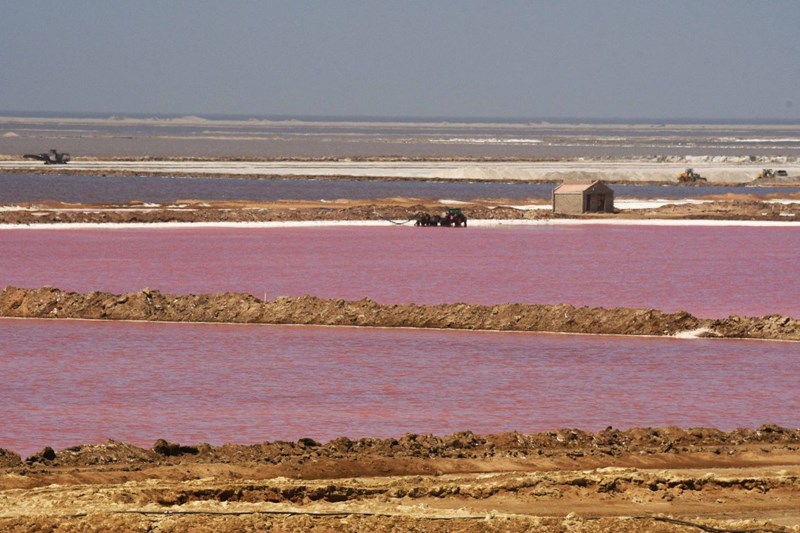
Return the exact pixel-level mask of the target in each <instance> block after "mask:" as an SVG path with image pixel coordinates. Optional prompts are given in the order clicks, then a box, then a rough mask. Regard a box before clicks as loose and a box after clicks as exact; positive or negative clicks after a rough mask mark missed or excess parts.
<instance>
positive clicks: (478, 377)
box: [0, 319, 800, 455]
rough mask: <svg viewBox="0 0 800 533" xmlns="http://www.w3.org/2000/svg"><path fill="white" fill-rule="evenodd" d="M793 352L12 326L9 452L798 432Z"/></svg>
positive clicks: (4, 414)
mask: <svg viewBox="0 0 800 533" xmlns="http://www.w3.org/2000/svg"><path fill="white" fill-rule="evenodd" d="M799 350H800V349H799V348H798V345H797V344H796V343H783V342H759V341H741V340H739V341H728V340H710V339H705V340H703V339H694V340H681V339H667V338H632V337H627V338H626V337H600V336H588V335H587V336H582V335H556V334H549V335H548V334H532V333H489V332H464V331H460V332H453V331H433V330H391V329H367V328H324V327H291V326H263V325H259V326H252V325H249V326H247V325H213V324H165V323H132V322H101V321H96V322H93V321H56V320H50V321H49V320H18V319H0V376H2V393H1V396H2V401H0V419H1V420H2V421H3V424H2V431H0V447H2V448H7V449H11V450H14V451H17V452H18V453H21V454H23V455H29V454H31V453H34V452H36V451H39V450H41V449H42V448H43V447H44V446H52V447H54V448H55V449H61V448H64V447H67V446H72V445H77V444H81V443H100V442H103V441H105V440H106V439H116V440H122V441H126V442H131V443H133V444H137V445H139V446H145V447H147V446H151V445H152V444H153V442H154V441H155V440H156V439H158V438H166V439H168V440H171V441H177V442H181V443H184V444H190V443H201V442H209V443H211V444H223V443H225V442H236V443H256V442H262V441H265V440H276V439H282V440H295V439H298V438H300V437H312V438H315V439H317V440H321V441H327V440H329V439H332V438H335V437H338V436H342V435H346V436H349V437H351V438H355V437H361V436H373V437H389V436H400V435H402V434H403V433H406V432H413V433H436V434H446V433H451V432H454V431H462V430H472V431H475V432H481V433H487V432H502V431H511V430H518V431H522V432H532V431H544V430H550V429H555V428H561V427H577V428H581V429H584V430H593V431H596V430H600V429H603V428H605V427H606V426H609V425H612V426H614V427H619V428H622V429H627V428H629V427H644V426H664V425H676V426H682V427H692V426H713V427H717V428H720V429H724V430H730V429H734V428H736V427H758V426H759V425H761V424H764V423H777V424H781V425H784V426H788V427H798V426H800V393H799V392H798V389H797V384H798V383H800V358H799V357H798V355H800V351H799Z"/></svg>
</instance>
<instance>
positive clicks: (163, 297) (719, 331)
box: [0, 286, 800, 340]
mask: <svg viewBox="0 0 800 533" xmlns="http://www.w3.org/2000/svg"><path fill="white" fill-rule="evenodd" d="M0 316H5V317H21V318H81V319H98V320H100V319H102V320H145V321H163V322H220V323H253V324H305V325H331V326H374V327H413V328H433V329H468V330H496V331H541V332H565V333H593V334H614V335H659V336H663V335H676V334H685V333H686V332H694V333H693V334H695V335H699V336H705V337H733V338H754V339H776V340H777V339H780V340H800V320H798V319H796V318H792V317H786V316H780V315H769V316H763V317H740V316H731V317H728V318H725V319H718V320H712V319H702V318H697V317H695V316H692V315H691V314H689V313H686V312H676V313H664V312H662V311H659V310H656V309H631V308H624V307H617V308H613V309H606V308H602V307H575V306H572V305H567V304H558V305H537V304H498V305H491V306H487V305H475V304H463V303H458V304H439V305H416V304H402V305H391V304H379V303H376V302H374V301H372V300H369V299H364V300H359V301H346V300H340V299H322V298H317V297H314V296H302V297H281V298H277V299H275V300H272V301H262V300H259V299H258V298H256V297H254V296H252V295H250V294H241V293H224V294H200V295H194V294H192V295H184V296H181V295H172V294H163V293H161V292H159V291H157V290H150V289H144V290H142V291H139V292H133V293H127V294H112V293H107V292H97V291H93V292H88V293H75V292H66V291H61V290H59V289H56V288H52V287H43V288H38V289H22V288H17V287H10V286H9V287H6V288H5V289H3V291H2V292H0Z"/></svg>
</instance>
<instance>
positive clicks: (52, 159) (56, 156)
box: [22, 150, 69, 165]
mask: <svg viewBox="0 0 800 533" xmlns="http://www.w3.org/2000/svg"><path fill="white" fill-rule="evenodd" d="M22 157H24V158H25V159H36V160H38V161H44V164H45V165H66V164H67V162H69V154H63V153H59V152H58V151H57V150H50V152H49V153H48V152H45V153H43V154H25V155H24V156H22Z"/></svg>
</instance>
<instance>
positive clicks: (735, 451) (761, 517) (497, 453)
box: [0, 430, 800, 532]
mask: <svg viewBox="0 0 800 533" xmlns="http://www.w3.org/2000/svg"><path fill="white" fill-rule="evenodd" d="M660 433H661V435H662V436H663V435H664V434H665V433H668V431H667V430H661V431H660ZM687 434H688V433H687ZM762 434H763V432H762ZM548 435H549V434H542V435H541V436H539V437H535V438H530V437H527V436H524V435H522V436H520V435H516V436H515V434H508V435H504V436H502V437H493V438H492V440H491V443H492V446H491V449H492V450H494V451H492V452H490V453H487V451H486V450H488V449H489V448H486V445H487V443H489V441H488V440H484V439H482V438H479V437H474V436H472V435H471V434H464V435H459V436H458V437H457V440H460V441H461V442H462V443H463V442H465V440H468V439H473V441H474V443H475V447H473V448H468V449H463V450H462V453H452V454H451V453H449V451H448V450H447V449H445V448H442V449H441V450H438V448H437V446H438V445H439V444H440V443H439V440H441V439H440V438H438V437H429V436H419V437H417V436H412V437H417V438H415V439H413V440H411V439H409V438H408V437H404V439H405V440H404V439H400V440H399V441H398V440H395V439H388V440H385V441H384V440H374V439H364V440H362V441H349V440H348V441H347V443H349V445H350V448H349V451H345V452H337V453H334V451H335V449H342V445H343V444H347V443H344V441H342V440H341V439H338V440H337V441H332V442H331V443H328V444H326V445H319V444H317V443H314V442H313V441H310V439H309V440H308V441H307V442H302V441H301V442H298V443H272V444H267V443H265V444H264V445H255V446H251V447H242V446H233V445H226V446H224V447H208V446H207V445H203V446H200V447H182V446H178V445H172V444H169V443H165V442H164V441H159V443H157V444H156V446H155V447H154V448H153V449H152V450H143V449H139V448H136V447H133V446H130V445H127V444H123V443H117V442H114V441H109V442H107V443H105V444H102V445H96V446H82V447H74V448H71V449H67V450H63V451H59V452H53V451H52V450H49V452H48V453H44V452H43V453H41V454H37V455H35V456H32V457H30V458H28V460H26V461H24V462H22V461H20V462H18V463H16V464H14V465H13V466H7V467H5V468H3V469H2V470H0V530H2V531H64V532H71V531H108V530H124V531H196V532H203V531H264V530H267V531H308V530H314V531H341V530H347V531H396V530H413V531H511V532H515V531H564V532H567V531H585V532H595V531H609V532H611V531H614V532H617V531H619V532H633V531H687V532H688V531H800V505H799V503H800V451H799V450H798V447H797V446H796V443H794V442H787V441H786V440H785V439H784V440H782V441H781V442H775V441H771V442H767V441H760V442H755V441H753V440H750V441H747V440H746V439H745V440H741V439H740V441H739V442H738V443H736V442H733V439H730V438H726V439H725V440H726V441H727V442H718V443H707V442H706V443H704V442H700V441H697V442H699V444H692V445H684V444H683V443H682V442H681V439H683V438H684V437H681V439H677V440H676V439H671V440H670V441H669V442H668V443H667V444H666V445H660V446H659V447H655V448H654V447H649V446H647V447H640V446H628V445H625V446H622V447H619V446H617V447H614V446H612V447H605V446H601V447H599V448H598V447H597V446H591V445H583V444H580V445H578V444H576V445H575V446H572V445H571V446H570V447H569V449H566V448H563V446H562V444H558V446H557V447H556V448H554V447H552V446H541V445H540V444H536V443H537V439H539V440H543V439H545V438H549V437H548ZM553 435H554V436H553V437H552V440H553V442H554V443H563V442H565V441H564V438H566V439H567V440H569V439H570V437H573V438H572V442H573V443H576V442H580V441H582V439H583V437H584V436H585V434H582V433H575V435H572V432H570V431H562V432H559V433H553ZM729 435H730V434H729ZM753 435H756V433H753ZM559 436H561V437H562V440H561V441H559ZM453 438H455V437H453ZM498 439H499V440H498ZM406 440H411V442H410V443H409V442H406ZM451 440H452V438H451ZM512 440H513V441H514V442H515V443H514V446H509V445H508V443H510V442H511V441H512ZM706 440H707V439H706ZM790 440H791V441H793V440H794V439H793V438H792V439H790ZM528 441H530V442H528ZM442 442H445V440H442ZM501 442H504V443H505V444H502V443H501ZM595 442H597V439H595ZM407 444H413V445H415V446H416V445H417V444H420V447H419V449H420V450H432V453H428V452H426V453H416V452H415V453H406V452H407V451H408V450H410V449H411V447H409V446H406V445H407ZM387 446H388V448H386V447H387ZM384 448H385V449H384ZM356 449H358V450H363V451H354V450H356ZM390 449H393V450H395V452H394V453H392V452H389V451H387V450H390ZM281 450H282V451H281ZM403 450H406V451H403ZM437 450H438V451H437ZM273 452H275V453H273ZM278 452H280V453H278ZM473 452H475V453H473ZM46 457H50V458H52V459H46Z"/></svg>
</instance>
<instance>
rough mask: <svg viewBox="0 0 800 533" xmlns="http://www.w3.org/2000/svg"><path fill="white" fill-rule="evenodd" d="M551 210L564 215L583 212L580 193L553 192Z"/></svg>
mask: <svg viewBox="0 0 800 533" xmlns="http://www.w3.org/2000/svg"><path fill="white" fill-rule="evenodd" d="M553 212H554V213H561V214H565V215H579V214H581V213H583V195H582V194H558V193H555V194H553Z"/></svg>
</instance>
